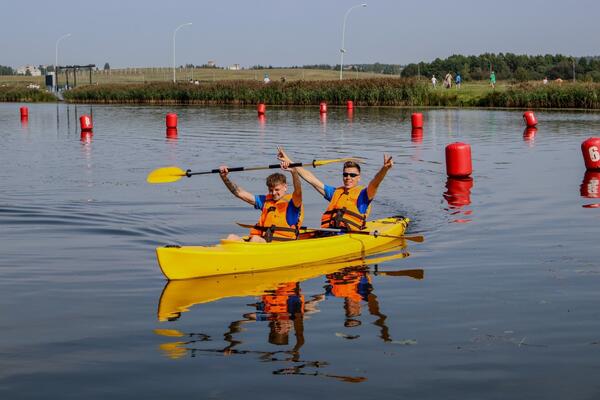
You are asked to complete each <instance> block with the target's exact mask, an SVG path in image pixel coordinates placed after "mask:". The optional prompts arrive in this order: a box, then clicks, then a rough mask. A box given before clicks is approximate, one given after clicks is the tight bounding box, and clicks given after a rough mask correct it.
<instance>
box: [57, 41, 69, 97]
mask: <svg viewBox="0 0 600 400" xmlns="http://www.w3.org/2000/svg"><path fill="white" fill-rule="evenodd" d="M69 36H71V34H70V33H67V34H66V35H62V36H61V37H59V38H58V40H57V41H56V45H55V46H54V85H53V87H54V88H56V82H57V81H58V72H57V71H56V67H57V66H58V43H60V41H61V40H63V39H66V38H68V37H69Z"/></svg>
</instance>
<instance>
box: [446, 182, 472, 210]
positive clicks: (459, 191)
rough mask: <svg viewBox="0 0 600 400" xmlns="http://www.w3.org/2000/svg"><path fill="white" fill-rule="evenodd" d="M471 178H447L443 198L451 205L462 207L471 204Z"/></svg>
mask: <svg viewBox="0 0 600 400" xmlns="http://www.w3.org/2000/svg"><path fill="white" fill-rule="evenodd" d="M472 187H473V178H448V180H447V181H446V189H447V190H446V192H444V198H445V199H446V201H447V202H448V204H449V205H450V206H452V207H457V208H460V207H464V206H468V205H469V204H471V188H472Z"/></svg>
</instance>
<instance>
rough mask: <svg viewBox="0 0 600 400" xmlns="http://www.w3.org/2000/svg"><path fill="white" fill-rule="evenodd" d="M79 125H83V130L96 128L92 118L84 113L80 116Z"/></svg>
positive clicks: (89, 130) (88, 130)
mask: <svg viewBox="0 0 600 400" xmlns="http://www.w3.org/2000/svg"><path fill="white" fill-rule="evenodd" d="M79 125H80V126H81V132H82V133H83V132H91V131H92V130H93V129H94V124H92V119H91V118H90V116H89V115H85V114H84V115H82V116H81V117H79Z"/></svg>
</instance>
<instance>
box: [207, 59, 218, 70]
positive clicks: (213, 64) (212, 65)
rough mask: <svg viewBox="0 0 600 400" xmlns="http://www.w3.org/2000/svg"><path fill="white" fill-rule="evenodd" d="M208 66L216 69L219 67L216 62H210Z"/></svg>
mask: <svg viewBox="0 0 600 400" xmlns="http://www.w3.org/2000/svg"><path fill="white" fill-rule="evenodd" d="M206 66H208V67H211V68H214V67H216V66H217V63H216V62H214V60H208V62H207V63H206Z"/></svg>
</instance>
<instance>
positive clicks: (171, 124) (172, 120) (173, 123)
mask: <svg viewBox="0 0 600 400" xmlns="http://www.w3.org/2000/svg"><path fill="white" fill-rule="evenodd" d="M167 128H177V114H175V113H168V114H167Z"/></svg>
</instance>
